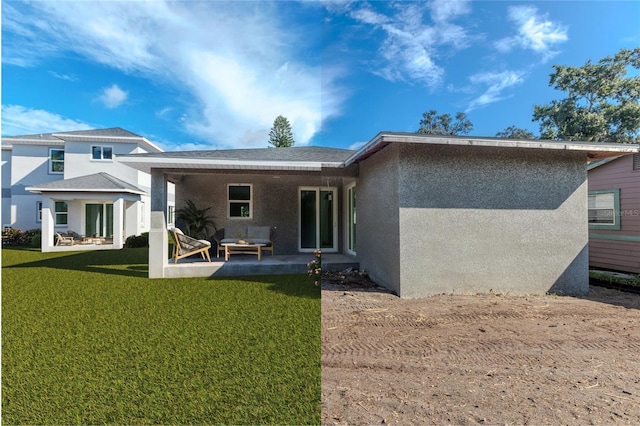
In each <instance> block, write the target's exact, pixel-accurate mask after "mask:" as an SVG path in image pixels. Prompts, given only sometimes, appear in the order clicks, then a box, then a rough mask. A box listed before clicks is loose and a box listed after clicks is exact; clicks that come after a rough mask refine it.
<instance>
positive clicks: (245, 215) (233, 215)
mask: <svg viewBox="0 0 640 426" xmlns="http://www.w3.org/2000/svg"><path fill="white" fill-rule="evenodd" d="M227 200H228V201H227V217H228V218H229V219H251V218H252V217H253V185H252V184H241V183H234V184H229V185H228V186H227Z"/></svg>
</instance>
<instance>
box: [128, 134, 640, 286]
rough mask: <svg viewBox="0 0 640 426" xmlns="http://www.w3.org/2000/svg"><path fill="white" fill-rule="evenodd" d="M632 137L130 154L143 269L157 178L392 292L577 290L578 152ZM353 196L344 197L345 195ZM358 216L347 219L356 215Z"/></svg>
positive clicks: (226, 222)
mask: <svg viewBox="0 0 640 426" xmlns="http://www.w3.org/2000/svg"><path fill="white" fill-rule="evenodd" d="M635 152H638V146H637V145H619V144H600V143H574V142H552V141H540V140H536V141H525V140H508V139H494V138H471V137H443V136H430V135H420V134H415V133H391V132H382V133H379V134H378V135H377V136H376V137H374V138H373V139H372V140H371V141H369V142H368V143H367V144H366V145H364V146H363V147H362V148H361V149H359V150H358V151H350V150H342V149H333V148H321V147H294V148H277V149H275V148H273V149H269V148H265V149H247V150H218V151H198V152H173V153H172V152H163V153H147V154H132V155H126V156H121V157H119V161H121V162H122V163H124V164H127V165H129V166H131V167H134V168H136V169H138V170H141V171H143V172H146V173H149V174H150V175H151V178H152V182H151V232H150V246H151V249H150V255H149V276H150V277H152V278H154V277H168V276H172V274H171V272H170V269H171V268H172V267H173V266H172V265H170V264H169V261H168V259H169V253H168V249H167V229H166V223H167V218H166V216H167V214H168V213H167V187H168V184H169V183H171V184H175V191H176V207H178V208H179V206H180V205H181V204H182V203H184V201H185V200H193V201H195V202H196V204H198V205H199V206H212V213H213V215H214V216H215V218H216V223H217V224H218V226H232V225H237V224H247V225H269V226H271V227H275V228H277V233H278V243H277V245H276V247H275V254H276V255H286V254H297V253H305V252H312V251H313V250H314V249H316V248H321V249H322V250H323V252H324V253H343V254H348V255H351V256H353V258H354V259H355V260H356V261H357V262H358V263H359V266H360V268H361V269H364V270H366V271H368V273H369V275H370V276H371V278H372V279H373V280H374V281H376V282H377V283H378V284H380V285H383V286H385V287H387V288H389V289H391V290H393V291H394V292H396V293H397V294H398V295H399V296H400V297H404V298H413V297H422V296H428V295H433V294H438V293H476V292H489V291H495V292H509V293H513V294H527V293H545V292H555V293H562V294H581V293H586V292H587V291H588V237H589V236H588V227H587V223H588V217H587V196H588V189H587V168H586V165H585V163H586V161H587V160H593V159H599V158H606V157H608V156H613V155H625V154H630V153H635ZM356 200H357V202H356ZM356 212H357V215H356Z"/></svg>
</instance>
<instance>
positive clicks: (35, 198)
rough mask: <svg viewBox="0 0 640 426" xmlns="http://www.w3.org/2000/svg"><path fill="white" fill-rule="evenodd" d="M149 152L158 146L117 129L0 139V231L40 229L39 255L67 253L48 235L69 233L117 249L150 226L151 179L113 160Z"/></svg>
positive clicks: (155, 150) (156, 149)
mask: <svg viewBox="0 0 640 426" xmlns="http://www.w3.org/2000/svg"><path fill="white" fill-rule="evenodd" d="M154 152H162V149H161V148H159V147H158V146H156V145H155V144H154V143H152V142H150V141H149V140H147V139H146V138H144V137H142V136H139V135H136V134H134V133H131V132H129V131H127V130H124V129H121V128H117V127H116V128H110V129H98V130H81V131H73V132H61V133H48V134H37V135H26V136H12V137H3V138H2V224H3V227H5V228H6V227H12V228H18V229H22V230H28V229H34V228H42V236H43V237H42V250H43V251H55V250H66V249H69V248H67V247H61V246H55V238H54V237H55V234H56V233H68V232H72V231H73V232H75V233H77V234H79V235H81V236H84V237H86V238H90V237H100V238H101V239H102V240H98V239H96V240H86V241H89V242H98V241H100V242H103V243H105V242H106V245H103V244H101V246H102V247H101V248H113V249H119V248H122V246H123V243H124V240H125V239H126V237H128V236H130V235H139V234H140V233H142V232H145V231H148V230H149V228H150V226H149V217H150V203H149V191H150V188H151V177H150V175H149V174H147V173H144V172H141V171H138V170H136V169H133V168H131V167H129V166H127V165H124V164H121V163H119V162H118V160H117V157H118V156H119V155H128V154H142V153H154ZM85 246H86V247H87V248H90V246H92V248H97V247H95V245H89V244H87V245H85ZM80 247H81V245H80V246H73V249H78V248H80Z"/></svg>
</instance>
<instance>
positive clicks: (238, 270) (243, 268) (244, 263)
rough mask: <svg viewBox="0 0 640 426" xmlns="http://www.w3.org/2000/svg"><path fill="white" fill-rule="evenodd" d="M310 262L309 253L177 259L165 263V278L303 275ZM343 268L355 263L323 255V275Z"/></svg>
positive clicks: (341, 256)
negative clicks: (208, 259) (208, 260)
mask: <svg viewBox="0 0 640 426" xmlns="http://www.w3.org/2000/svg"><path fill="white" fill-rule="evenodd" d="M312 259H313V253H305V254H295V255H277V256H270V255H263V256H262V260H260V261H258V259H257V256H255V255H250V254H234V255H232V256H231V257H230V258H229V260H228V261H227V262H225V261H224V257H220V258H216V257H212V258H211V262H210V263H209V262H207V261H206V260H203V259H202V258H201V257H200V256H199V255H195V256H192V257H189V258H186V259H180V260H179V261H178V263H177V264H175V263H173V259H169V261H168V262H169V263H168V265H167V266H166V267H165V275H164V276H165V278H186V277H214V276H215V277H233V276H244V275H271V274H306V273H307V270H308V268H307V263H309V262H311V260H312ZM347 268H353V269H358V268H359V263H358V261H357V260H356V259H355V258H354V257H353V256H348V255H344V254H333V253H327V254H323V255H322V269H324V270H327V271H343V270H345V269H347Z"/></svg>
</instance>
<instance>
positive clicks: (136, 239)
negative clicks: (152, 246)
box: [124, 232, 149, 248]
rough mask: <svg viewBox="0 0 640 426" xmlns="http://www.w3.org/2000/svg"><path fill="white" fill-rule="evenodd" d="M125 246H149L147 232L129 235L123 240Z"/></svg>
mask: <svg viewBox="0 0 640 426" xmlns="http://www.w3.org/2000/svg"><path fill="white" fill-rule="evenodd" d="M124 246H125V247H126V248H140V247H149V233H148V232H143V233H142V235H130V236H128V237H127V239H126V240H125V241H124Z"/></svg>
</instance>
